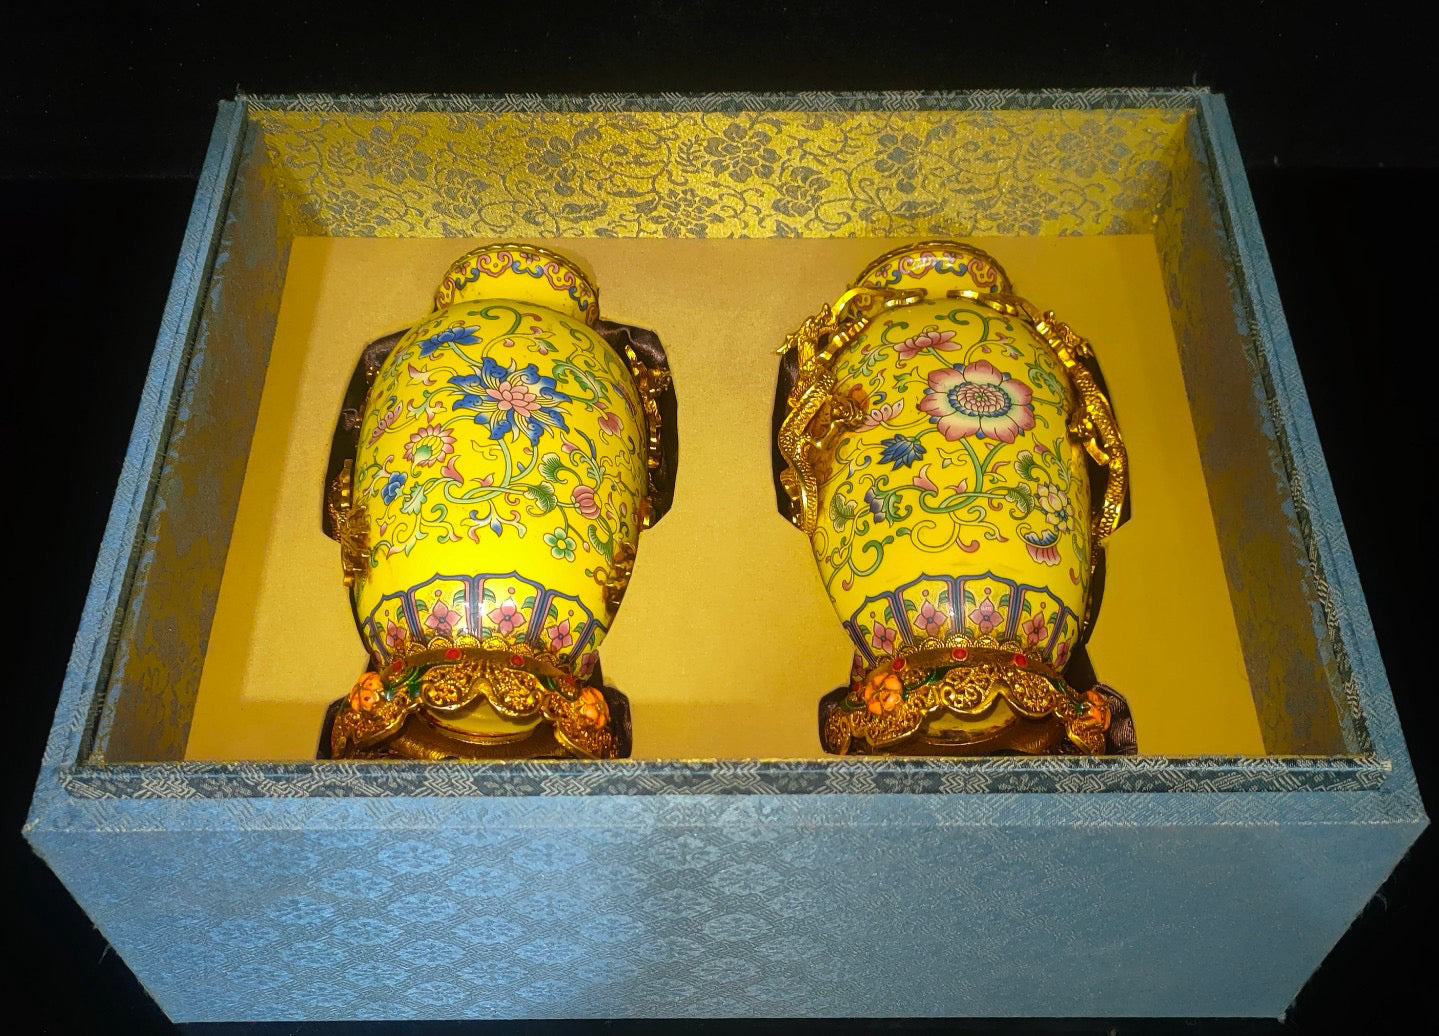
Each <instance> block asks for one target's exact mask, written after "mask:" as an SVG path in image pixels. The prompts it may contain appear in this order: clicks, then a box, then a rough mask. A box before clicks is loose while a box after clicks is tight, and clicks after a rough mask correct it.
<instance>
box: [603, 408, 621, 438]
mask: <svg viewBox="0 0 1439 1036" xmlns="http://www.w3.org/2000/svg"><path fill="white" fill-rule="evenodd" d="M622 427H623V426H622V425H621V424H620V419H619V416H618V415H616V414H611V413H608V412H604V416H603V417H601V418H600V430H601V431H603V432H604V433H605V434H607V435H619V434H620V430H621V428H622Z"/></svg>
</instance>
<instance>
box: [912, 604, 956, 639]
mask: <svg viewBox="0 0 1439 1036" xmlns="http://www.w3.org/2000/svg"><path fill="white" fill-rule="evenodd" d="M948 622H949V616H948V615H946V614H944V612H942V611H940V610H939V609H938V608H936V607H935V606H934V605H933V604H931V603H930V602H929V601H925V602H924V603H923V604H922V605H920V606H919V612H918V613H917V614H916V615H915V617H914V628H915V629H917V630H919V631H920V632H921V633H923V634H924V635H925V636H927V637H937V636H939V635H940V634H941V633H942V632H944V627H945V626H946V625H947V624H948Z"/></svg>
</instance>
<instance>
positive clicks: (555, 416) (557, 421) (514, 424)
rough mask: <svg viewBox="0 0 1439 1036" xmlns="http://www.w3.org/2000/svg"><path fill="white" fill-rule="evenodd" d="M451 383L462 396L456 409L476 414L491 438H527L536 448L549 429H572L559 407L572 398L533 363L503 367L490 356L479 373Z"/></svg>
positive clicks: (566, 430) (465, 375)
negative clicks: (524, 365) (558, 388)
mask: <svg viewBox="0 0 1439 1036" xmlns="http://www.w3.org/2000/svg"><path fill="white" fill-rule="evenodd" d="M450 384H451V385H454V386H455V387H456V388H457V389H459V390H460V392H461V393H462V395H461V396H460V400H459V402H457V403H455V404H454V406H453V409H455V410H474V411H476V413H475V423H476V424H482V425H485V426H487V427H488V428H489V430H490V438H491V439H504V438H514V439H519V438H520V437H522V436H523V437H526V438H528V439H529V440H530V444H531V445H533V444H535V443H537V442H539V441H540V436H541V435H543V434H544V433H545V429H547V428H550V429H554V428H558V429H559V430H560V431H563V432H568V431H569V430H570V426H569V425H567V424H566V423H565V417H564V414H562V413H561V412H560V410H559V406H558V404H560V403H568V402H570V397H569V396H567V395H565V393H563V392H560V391H558V390H556V388H555V379H554V378H546V377H543V376H541V374H540V372H539V368H538V367H536V366H535V365H534V364H533V363H532V364H530V365H529V366H528V367H520V366H519V365H518V364H517V365H515V366H513V367H503V366H501V365H500V364H499V363H496V362H495V360H493V359H492V358H490V357H488V356H486V357H485V362H484V365H483V366H482V367H481V368H480V373H479V374H464V375H460V376H459V377H455V378H451V379H450Z"/></svg>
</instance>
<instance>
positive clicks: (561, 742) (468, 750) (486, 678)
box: [327, 636, 629, 759]
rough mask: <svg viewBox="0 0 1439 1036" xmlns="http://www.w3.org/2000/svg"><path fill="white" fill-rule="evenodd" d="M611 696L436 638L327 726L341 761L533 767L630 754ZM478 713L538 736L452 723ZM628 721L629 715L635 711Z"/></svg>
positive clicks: (500, 650) (547, 670)
mask: <svg viewBox="0 0 1439 1036" xmlns="http://www.w3.org/2000/svg"><path fill="white" fill-rule="evenodd" d="M611 696H613V697H614V698H618V699H619V700H620V701H621V702H623V696H622V695H619V694H618V692H614V691H611V692H609V693H608V694H607V693H605V691H601V690H600V689H599V688H596V687H589V686H585V685H583V684H581V683H580V682H579V681H577V680H576V679H575V677H574V675H573V674H572V673H571V672H570V671H569V670H568V669H567V668H565V666H564V665H563V664H562V663H561V662H560V661H559V660H558V659H557V658H554V657H553V656H551V655H549V654H548V653H545V652H538V651H535V650H534V649H533V648H530V647H529V646H528V645H512V644H509V643H506V642H505V641H502V640H499V639H489V640H486V641H485V642H483V643H481V642H480V641H478V640H477V639H476V638H474V637H469V636H460V637H456V638H454V639H453V640H451V639H449V638H446V637H437V638H435V639H433V640H431V641H429V642H428V643H427V644H424V645H414V646H406V647H405V648H403V649H401V650H400V651H399V652H398V653H397V654H396V655H395V657H394V658H393V659H392V660H391V662H390V664H389V665H388V666H387V667H386V668H385V669H384V671H383V672H380V673H376V672H367V673H365V674H364V675H362V676H361V677H360V679H359V680H357V681H356V682H355V686H354V687H353V688H351V690H350V693H349V694H348V695H346V697H345V698H344V699H342V700H341V701H340V702H339V703H337V705H336V707H335V708H334V709H333V710H332V716H331V718H330V719H329V720H328V721H327V725H328V732H327V734H328V736H327V742H328V749H329V756H330V758H332V759H357V758H406V759H434V758H443V759H499V758H504V759H528V758H543V757H547V756H553V755H572V756H581V757H584V758H592V759H614V758H619V757H620V756H621V755H624V754H628V749H629V745H628V737H627V736H621V735H622V731H623V729H624V728H625V727H626V725H624V724H621V723H620V722H618V721H617V717H616V715H615V712H614V710H613V709H612V708H611ZM476 704H487V705H488V707H489V708H491V709H493V710H494V712H495V713H496V714H498V715H499V716H500V717H503V718H504V719H506V720H512V721H517V722H518V723H520V724H523V723H526V722H529V721H536V723H535V725H534V727H533V728H532V729H528V730H526V729H517V730H516V731H514V732H513V733H508V732H507V733H504V734H488V735H487V734H483V733H479V732H476V731H469V730H464V729H462V728H459V727H457V726H454V725H452V724H450V723H448V722H446V720H447V718H449V717H454V716H457V715H459V714H461V713H463V712H465V711H466V710H470V709H472V708H473V707H474V706H475V705H476ZM623 711H624V712H625V713H627V712H628V705H627V703H625V704H624V706H623Z"/></svg>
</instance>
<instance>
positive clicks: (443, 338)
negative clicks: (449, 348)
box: [419, 324, 480, 359]
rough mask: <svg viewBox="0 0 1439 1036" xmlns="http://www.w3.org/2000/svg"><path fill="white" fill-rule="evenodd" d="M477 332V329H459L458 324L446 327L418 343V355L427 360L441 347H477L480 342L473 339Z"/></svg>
mask: <svg viewBox="0 0 1439 1036" xmlns="http://www.w3.org/2000/svg"><path fill="white" fill-rule="evenodd" d="M478 330H479V328H478V327H461V326H460V325H459V324H456V325H454V326H453V327H447V328H445V329H444V330H443V331H440V332H437V333H436V334H432V335H430V337H428V338H425V339H422V340H421V341H420V342H419V347H420V355H421V356H422V357H424V358H425V359H429V358H430V357H431V356H433V355H435V353H436V352H438V351H439V348H440V346H442V345H478V344H479V341H480V340H479V339H478V338H476V337H475V332H476V331H478Z"/></svg>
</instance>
